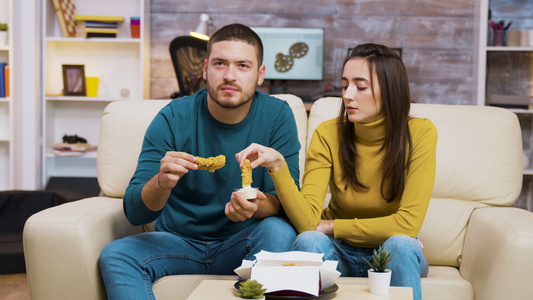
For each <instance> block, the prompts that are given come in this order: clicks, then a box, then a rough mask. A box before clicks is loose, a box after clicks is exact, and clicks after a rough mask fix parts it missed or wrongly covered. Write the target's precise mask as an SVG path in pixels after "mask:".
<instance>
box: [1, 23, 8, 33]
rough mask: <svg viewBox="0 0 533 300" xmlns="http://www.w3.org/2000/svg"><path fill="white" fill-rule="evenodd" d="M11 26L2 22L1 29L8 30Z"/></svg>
mask: <svg viewBox="0 0 533 300" xmlns="http://www.w3.org/2000/svg"><path fill="white" fill-rule="evenodd" d="M8 29H9V26H7V24H6V23H0V31H7V30H8Z"/></svg>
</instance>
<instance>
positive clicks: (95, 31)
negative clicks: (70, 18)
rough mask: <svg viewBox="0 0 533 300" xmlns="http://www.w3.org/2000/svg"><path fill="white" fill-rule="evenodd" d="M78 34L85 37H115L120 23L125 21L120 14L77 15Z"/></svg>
mask: <svg viewBox="0 0 533 300" xmlns="http://www.w3.org/2000/svg"><path fill="white" fill-rule="evenodd" d="M75 20H76V36H77V37H83V38H115V37H117V34H118V25H119V23H120V22H122V21H124V18H123V17H120V16H83V15H76V17H75Z"/></svg>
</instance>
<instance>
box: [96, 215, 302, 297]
mask: <svg viewBox="0 0 533 300" xmlns="http://www.w3.org/2000/svg"><path fill="white" fill-rule="evenodd" d="M295 238H296V232H295V231H294V229H293V228H292V226H291V225H290V224H289V222H288V221H287V220H285V219H282V218H278V217H269V218H266V219H262V220H259V221H258V222H256V223H255V224H254V225H252V226H250V227H249V228H247V229H245V230H243V231H241V232H239V233H237V234H235V235H233V236H232V237H230V238H229V239H227V240H223V241H211V242H206V241H199V240H194V239H187V238H184V237H181V236H177V235H175V234H172V233H168V232H146V233H141V234H137V235H134V236H129V237H126V238H123V239H120V240H116V241H114V242H112V243H110V244H109V245H107V246H106V247H105V248H104V250H103V251H102V253H101V254H100V271H101V273H102V277H103V279H104V283H105V287H106V291H107V296H108V298H109V299H110V300H113V299H155V298H154V295H153V292H152V282H154V281H155V280H156V279H158V278H161V277H163V276H167V275H177V274H218V275H232V274H233V275H234V274H235V273H234V272H233V270H234V269H235V268H237V267H238V266H240V265H241V263H242V260H243V259H248V260H254V259H255V254H256V253H258V252H259V251H261V250H266V251H271V252H283V251H289V250H290V248H291V244H292V243H293V241H294V239H295Z"/></svg>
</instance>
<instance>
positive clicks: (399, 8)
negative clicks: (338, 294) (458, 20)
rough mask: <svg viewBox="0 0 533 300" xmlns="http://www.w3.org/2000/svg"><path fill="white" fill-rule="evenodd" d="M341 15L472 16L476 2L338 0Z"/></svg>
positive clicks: (455, 0) (457, 0) (452, 0)
mask: <svg viewBox="0 0 533 300" xmlns="http://www.w3.org/2000/svg"><path fill="white" fill-rule="evenodd" d="M337 3H338V6H339V7H338V12H339V14H341V15H343V14H352V15H381V16H409V15H413V16H414V15H425V16H428V15H434V16H471V15H473V13H474V2H473V1H464V0H447V1H435V0H372V1H368V0H355V1H354V0H338V1H337Z"/></svg>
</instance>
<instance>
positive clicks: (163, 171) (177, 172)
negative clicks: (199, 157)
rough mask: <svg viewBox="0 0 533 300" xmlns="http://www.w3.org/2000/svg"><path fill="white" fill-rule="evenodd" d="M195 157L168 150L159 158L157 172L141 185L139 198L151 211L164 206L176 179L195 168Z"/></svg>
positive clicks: (196, 167)
mask: <svg viewBox="0 0 533 300" xmlns="http://www.w3.org/2000/svg"><path fill="white" fill-rule="evenodd" d="M195 160H196V158H195V157H194V156H192V155H190V154H188V153H185V152H174V151H169V152H167V153H166V154H165V157H163V158H162V159H161V165H160V167H159V173H157V174H155V176H154V177H152V179H150V180H149V181H148V182H147V183H146V184H145V185H144V187H143V189H142V191H141V198H142V200H143V202H144V205H146V207H147V208H148V209H149V210H151V211H159V210H161V209H163V207H165V205H166V203H167V200H168V196H169V195H170V191H171V190H172V189H173V188H174V187H175V186H176V184H177V183H178V180H179V179H180V178H181V177H183V176H184V175H185V174H187V173H188V172H189V170H197V169H198V166H197V165H196V164H195V163H194V162H195Z"/></svg>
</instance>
